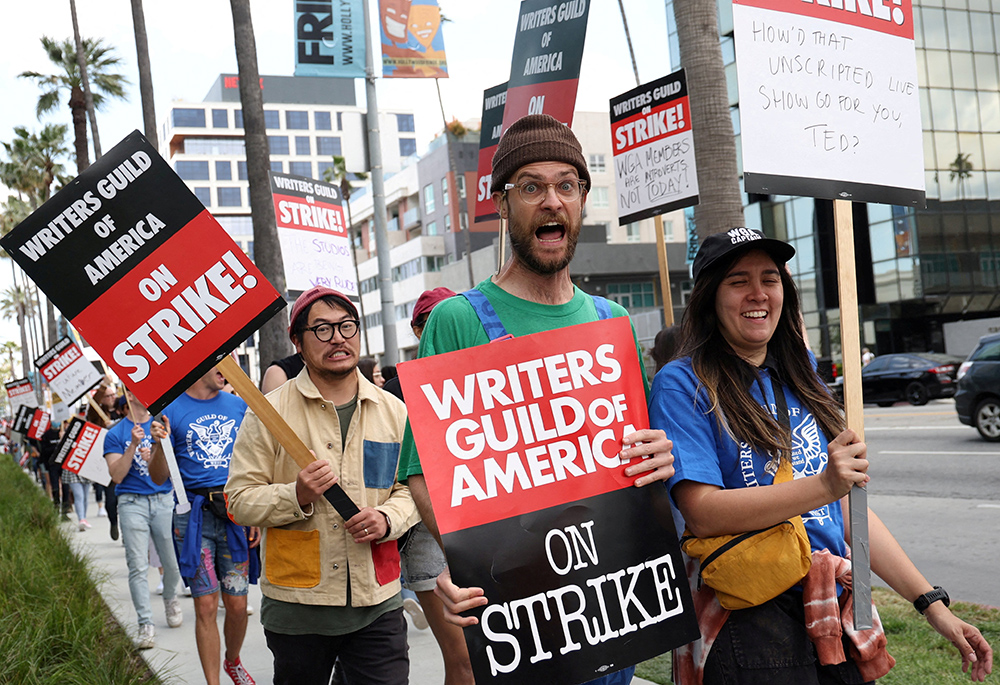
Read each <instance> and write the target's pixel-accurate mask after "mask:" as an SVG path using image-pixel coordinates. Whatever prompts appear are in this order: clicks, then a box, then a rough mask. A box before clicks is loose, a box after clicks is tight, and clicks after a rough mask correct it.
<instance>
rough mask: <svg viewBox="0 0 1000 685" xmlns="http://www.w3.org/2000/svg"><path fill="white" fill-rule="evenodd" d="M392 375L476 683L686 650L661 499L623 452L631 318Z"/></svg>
mask: <svg viewBox="0 0 1000 685" xmlns="http://www.w3.org/2000/svg"><path fill="white" fill-rule="evenodd" d="M484 347H485V346H480V347H475V348H470V349H466V350H461V351H458V352H451V353H447V354H441V355H437V356H433V357H425V358H423V359H418V360H415V361H411V362H406V363H404V364H400V365H399V377H400V382H401V383H402V387H403V392H404V394H405V395H406V399H407V411H408V412H409V415H410V426H411V427H412V430H413V436H414V439H415V440H416V444H417V448H418V450H419V452H420V454H421V464H422V466H423V470H424V477H425V479H426V482H427V487H428V491H429V493H430V497H431V504H432V505H433V507H434V512H435V515H436V517H437V523H438V528H439V529H440V531H441V535H442V539H443V542H444V546H445V552H446V554H447V557H448V565H449V568H450V569H451V575H452V578H453V580H454V581H455V582H456V583H457V584H458V585H459V586H462V587H481V588H483V589H484V591H485V595H486V597H487V598H488V599H489V604H487V605H486V607H484V608H482V609H479V610H476V611H475V612H472V613H474V614H475V615H476V616H477V617H478V618H479V623H478V624H477V625H475V626H470V627H468V628H466V629H465V637H466V642H467V643H468V645H469V655H470V657H471V658H472V666H473V671H474V672H475V676H476V681H477V682H490V683H545V682H558V683H582V682H586V681H588V680H592V679H593V678H596V677H599V676H601V675H604V674H607V673H610V672H613V671H616V670H619V669H621V668H625V667H627V666H630V665H632V664H635V663H638V662H639V661H643V660H646V659H649V658H651V657H653V656H655V655H657V654H661V653H663V652H665V651H667V650H669V649H671V648H672V647H674V646H677V645H680V644H684V643H686V642H689V641H691V640H692V639H694V638H696V637H697V635H698V628H697V625H696V622H695V618H694V611H693V607H692V603H691V595H690V590H689V587H688V583H687V579H686V576H685V572H684V562H683V560H682V558H681V554H680V550H679V548H678V544H677V537H676V534H675V530H674V524H673V519H672V517H671V513H670V506H669V502H668V496H667V493H666V491H665V489H664V488H662V487H649V488H636V487H633V486H632V480H633V479H632V478H628V477H626V476H625V474H624V470H625V467H626V463H624V462H622V461H621V459H620V458H619V453H620V451H621V440H622V438H623V437H624V436H625V435H626V434H628V433H631V432H633V431H634V430H636V429H638V428H645V427H648V425H649V424H648V416H647V413H646V396H645V392H644V390H643V383H642V379H641V377H640V366H639V361H638V358H637V353H636V348H635V340H634V338H633V335H632V329H631V326H630V325H629V321H628V319H627V318H613V319H608V320H605V321H597V322H593V323H588V324H581V325H578V326H572V327H569V328H563V329H557V330H553V331H547V332H543V333H537V334H534V335H529V336H524V337H521V338H513V339H505V340H499V341H496V342H494V343H489V349H488V350H486V349H484Z"/></svg>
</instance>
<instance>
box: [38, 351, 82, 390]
mask: <svg viewBox="0 0 1000 685" xmlns="http://www.w3.org/2000/svg"><path fill="white" fill-rule="evenodd" d="M81 356H83V353H82V352H81V351H80V348H79V347H77V346H76V345H73V344H71V346H70V347H67V348H66V351H65V352H63V353H62V354H60V355H59V356H58V357H56V358H55V359H53V360H52V361H50V362H49V363H48V364H46V365H45V366H43V367H41V369H40V370H41V372H42V375H43V376H45V380H47V381H49V382H52V380H53V379H54V378H55V377H56V376H58V375H59V374H60V373H62V372H63V371H65V370H66V369H68V368H69V367H70V365H71V364H72V363H73V362H75V361H76V360H77V359H79V358H80V357H81Z"/></svg>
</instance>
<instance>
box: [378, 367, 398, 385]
mask: <svg viewBox="0 0 1000 685" xmlns="http://www.w3.org/2000/svg"><path fill="white" fill-rule="evenodd" d="M381 370H382V387H383V388H384V387H385V384H386V383H388V382H389V381H391V380H392V379H393V378H396V376H397V373H396V365H395V364H387V365H386V366H383V367H381Z"/></svg>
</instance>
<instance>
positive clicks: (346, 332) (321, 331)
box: [302, 319, 361, 342]
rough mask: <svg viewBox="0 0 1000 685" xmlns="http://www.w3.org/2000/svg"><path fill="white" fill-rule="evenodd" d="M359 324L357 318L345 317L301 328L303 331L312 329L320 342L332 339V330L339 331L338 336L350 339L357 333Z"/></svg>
mask: <svg viewBox="0 0 1000 685" xmlns="http://www.w3.org/2000/svg"><path fill="white" fill-rule="evenodd" d="M360 324H361V322H360V321H358V320H357V319H347V320H345V321H338V322H337V323H321V324H318V325H316V326H312V327H310V328H303V329H302V330H303V331H312V332H313V335H315V336H316V339H317V340H319V341H320V342H330V341H331V340H333V332H334V331H340V336H341V337H342V338H343V339H344V340H350V339H351V338H353V337H354V336H356V335H357V334H358V327H359V325H360Z"/></svg>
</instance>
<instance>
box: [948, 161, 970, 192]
mask: <svg viewBox="0 0 1000 685" xmlns="http://www.w3.org/2000/svg"><path fill="white" fill-rule="evenodd" d="M948 168H949V169H951V173H950V174H948V177H949V178H950V179H951V180H952V181H954V180H955V179H956V178H957V179H958V197H959V199H961V200H964V199H965V182H966V181H967V180H968V179H970V178H971V177H972V170H973V169H975V167H974V166H973V165H972V154H971V153H969V152H966V153H962V152H959V153H958V156H956V157H955V161H953V162H952V163H951V164H949V165H948Z"/></svg>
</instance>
